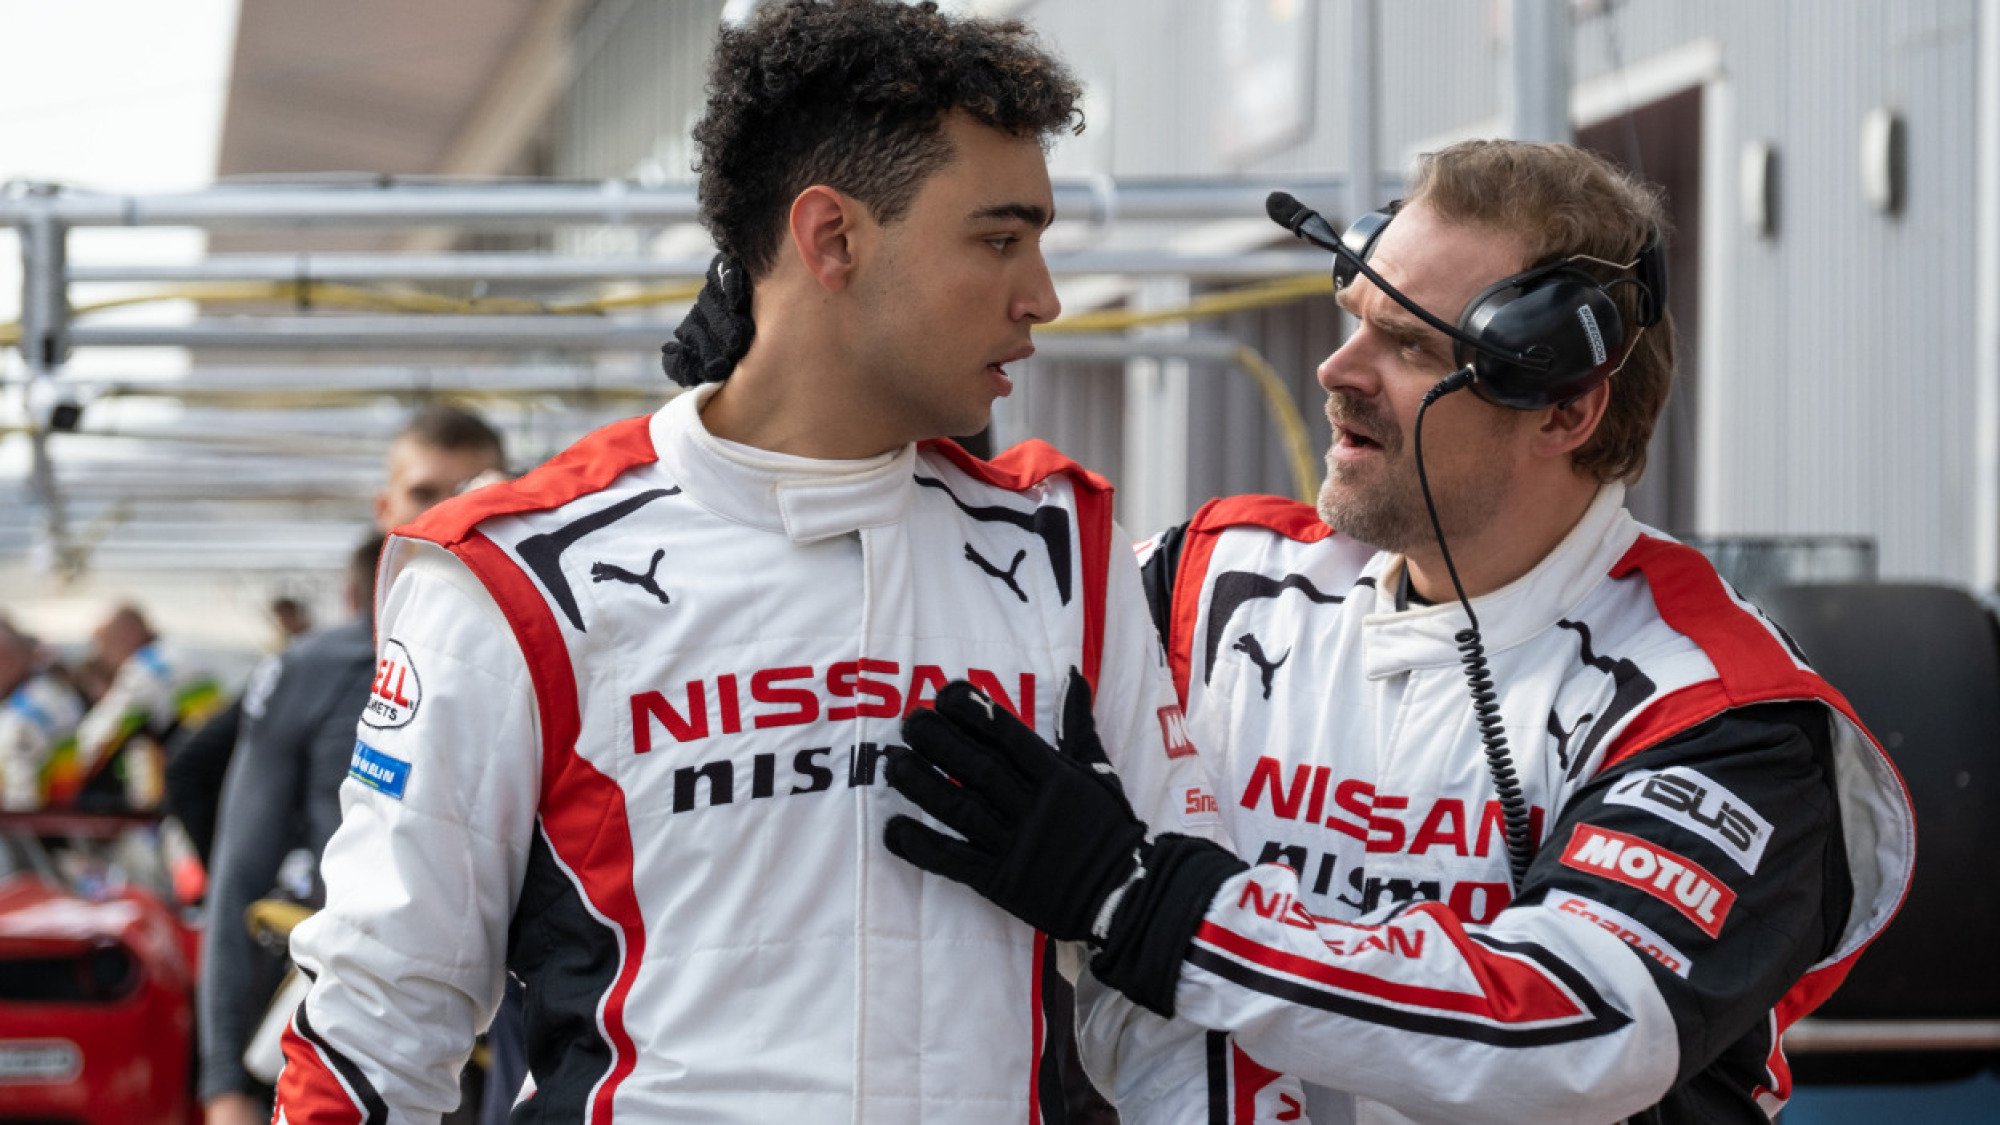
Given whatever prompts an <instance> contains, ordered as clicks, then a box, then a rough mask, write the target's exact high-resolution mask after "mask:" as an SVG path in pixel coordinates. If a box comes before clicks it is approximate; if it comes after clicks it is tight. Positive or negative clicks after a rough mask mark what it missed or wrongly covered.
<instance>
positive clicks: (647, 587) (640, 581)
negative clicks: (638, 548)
mask: <svg viewBox="0 0 2000 1125" xmlns="http://www.w3.org/2000/svg"><path fill="white" fill-rule="evenodd" d="M666 557H667V551H666V548H664V547H662V548H660V549H659V550H657V551H654V552H653V562H652V565H650V566H648V567H647V568H646V573H644V574H634V573H632V572H631V571H629V570H626V569H625V568H624V567H622V566H615V565H613V564H611V563H608V562H595V563H591V564H590V580H591V581H592V582H627V583H630V584H631V585H634V586H637V587H639V588H640V589H641V590H644V591H646V592H647V593H649V594H651V595H653V596H654V597H656V598H658V599H660V604H661V605H672V604H674V603H673V601H672V599H670V598H668V597H667V592H666V591H665V590H662V589H660V584H659V583H658V582H657V581H655V580H654V579H653V575H654V573H655V572H657V571H658V570H659V569H660V560H661V559H664V558H666Z"/></svg>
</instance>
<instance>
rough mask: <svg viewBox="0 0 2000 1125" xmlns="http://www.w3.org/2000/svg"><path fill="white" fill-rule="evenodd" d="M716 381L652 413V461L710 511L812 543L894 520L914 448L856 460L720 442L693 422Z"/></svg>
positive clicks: (905, 492)
mask: <svg viewBox="0 0 2000 1125" xmlns="http://www.w3.org/2000/svg"><path fill="white" fill-rule="evenodd" d="M721 386H722V384H720V383H709V384H705V385H703V386H700V387H697V388H695V389H694V390H691V391H689V392H687V393H686V394H682V395H679V396H677V397H676V398H674V399H673V400H672V401H671V402H669V403H667V404H666V405H665V406H663V407H661V408H660V409H659V411H658V412H657V413H655V414H654V415H653V421H652V437H653V447H654V448H655V449H656V450H658V451H659V454H660V464H661V466H662V467H663V468H665V469H666V470H667V471H668V472H669V473H671V474H673V476H674V478H675V479H676V480H678V481H679V482H680V485H681V488H682V490H683V491H684V492H685V493H686V494H687V497H688V499H690V500H692V501H694V502H695V503H696V504H699V505H701V506H702V507H703V508H705V509H707V510H708V511H709V512H710V513H712V514H714V515H715V516H716V517H717V518H720V519H725V520H730V521H732V522H735V523H739V524H743V525H744V526H747V527H755V528H761V529H762V530H765V531H775V532H780V533H782V534H784V535H785V536H787V537H788V538H790V539H791V540H792V541H793V542H794V543H813V542H817V541H819V540H822V539H830V538H833V537H834V536H837V535H845V534H847V533H849V532H852V531H859V530H861V529H863V528H869V527H882V526H884V525H887V524H891V523H894V522H896V521H897V520H899V519H901V518H902V517H903V513H904V512H905V511H906V510H907V509H908V508H909V506H910V503H911V500H912V498H913V496H914V494H915V492H916V482H915V477H914V473H913V470H914V469H915V467H916V463H917V447H916V446H914V445H906V446H904V447H903V448H902V449H899V450H897V451H896V452H894V453H891V454H887V455H885V456H882V457H872V458H868V459H866V460H862V461H815V460H812V459H809V458H804V457H790V456H786V455H784V454H779V453H762V452H760V451H758V450H754V449H751V448H749V447H747V446H743V445H737V444H735V443H733V442H724V441H721V440H720V439H718V438H716V437H715V436H714V435H713V434H710V433H709V432H708V428H707V427H706V426H703V425H702V422H701V406H702V403H704V402H706V401H707V400H708V396H709V395H712V394H714V393H715V392H716V391H717V390H718V389H720V387H721Z"/></svg>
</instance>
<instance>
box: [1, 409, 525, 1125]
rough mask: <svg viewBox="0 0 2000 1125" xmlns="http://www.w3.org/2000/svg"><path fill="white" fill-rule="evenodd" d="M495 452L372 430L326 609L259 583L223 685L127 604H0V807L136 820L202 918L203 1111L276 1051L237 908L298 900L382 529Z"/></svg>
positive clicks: (262, 953) (266, 966)
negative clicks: (55, 626) (340, 608)
mask: <svg viewBox="0 0 2000 1125" xmlns="http://www.w3.org/2000/svg"><path fill="white" fill-rule="evenodd" d="M504 471H505V450H504V446H503V443H502V440H501V438H500V435H499V434H498V433H497V432H496V431H495V430H494V429H493V428H492V427H491V426H489V425H487V424H486V422H484V421H483V420H482V419H480V418H479V417H478V416H477V415H475V414H472V413H470V412H467V411H465V410H461V409H458V408H455V407H449V406H432V407H428V408H425V409H423V410H421V411H419V412H417V413H416V414H415V415H414V416H413V417H411V419H410V420H409V421H408V423H407V424H406V425H405V426H404V427H403V429H402V430H401V431H400V432H399V433H398V435H397V436H396V438H395V440H394V441H393V442H392V443H391V445H390V448H389V453H388V457H387V460H386V463H385V465H384V479H383V484H382V487H381V489H380V491H378V492H377V493H376V495H375V497H374V517H375V519H374V526H373V527H372V528H369V529H367V530H366V532H365V534H360V531H361V529H357V532H358V534H357V538H358V540H359V541H358V543H357V544H356V546H355V548H354V549H353V550H352V551H351V552H350V555H349V557H348V558H347V559H345V560H344V568H343V573H344V578H345V582H344V595H345V598H344V600H345V609H346V613H345V614H343V615H342V618H341V620H339V621H337V622H334V623H332V624H324V625H322V626H321V627H319V628H317V629H315V628H314V622H313V620H312V614H311V611H310V609H309V607H308V606H307V605H306V604H304V603H303V602H302V601H300V600H299V599H297V598H295V597H291V596H280V597H276V598H274V599H273V600H272V601H271V603H270V605H269V614H270V619H271V625H272V627H273V634H274V642H273V644H272V651H271V652H269V653H268V654H266V655H265V656H264V657H263V659H262V660H261V661H260V662H259V663H258V664H257V665H256V668H255V670H254V671H252V672H251V673H250V675H249V676H248V677H247V680H245V682H243V683H241V684H232V683H227V682H225V679H224V677H222V676H221V675H219V674H218V672H217V670H216V669H215V667H214V666H213V663H212V661H210V660H206V659H204V656H203V654H202V653H201V652H198V651H197V650H195V649H194V648H192V647H190V646H186V645H181V644H177V643H176V642H175V641H174V639H173V638H171V637H163V636H162V635H160V633H159V631H158V630H157V629H156V628H155V626H154V624H153V623H152V621H150V620H149V618H148V616H147V612H146V608H145V607H144V606H142V605H140V604H137V603H131V602H127V603H123V604H119V605H117V606H115V607H113V608H111V609H110V610H109V611H108V612H107V613H106V614H105V616H104V617H103V619H102V620H101V621H100V622H99V623H98V624H97V625H96V627H95V628H94V629H93V630H92V631H91V634H90V637H89V642H88V645H87V646H76V647H75V648H71V647H69V646H59V645H54V644H50V643H47V642H46V641H45V640H44V639H42V638H38V637H35V636H33V635H31V634H30V633H29V632H28V631H27V630H26V629H24V628H22V627H21V626H19V625H17V624H16V623H15V622H14V621H13V620H12V619H11V617H10V615H9V614H8V613H7V609H8V607H6V606H4V605H0V701H4V702H0V810H4V811H5V812H6V813H10V814H63V813H77V814H92V815H114V816H119V817H125V818H132V819H134V820H140V821H145V822H150V824H151V825H152V832H151V839H152V840H154V841H155V843H156V847H157V856H156V857H155V858H156V859H157V860H158V863H159V865H160V866H161V867H163V868H164V869H165V871H167V872H168V873H169V874H170V878H171V884H172V893H173V895H174V896H175V897H177V898H178V899H179V900H180V901H181V902H182V903H183V904H184V905H186V906H187V907H188V908H190V909H198V910H200V911H201V912H202V914H203V915H204V919H205V922H206V930H207V933H206V939H205V941H204V949H203V955H202V967H201V974H200V995H199V997H198V1007H199V1019H198V1025H199V1028H200V1036H201V1046H200V1051H201V1096H202V1099H203V1101H204V1104H205V1108H206V1111H207V1120H208V1121H209V1122H211V1123H214V1125H229V1123H231V1122H250V1121H260V1122H261V1121H264V1120H268V1119H269V1115H270V1109H269V1089H268V1082H269V1080H270V1077H271V1076H272V1075H273V1074H275V1071H276V1060H275V1058H272V1059H270V1060H269V1067H268V1071H267V1070H266V1068H265V1067H264V1066H262V1065H259V1063H258V1060H257V1058H256V1053H255V1052H254V1051H251V1050H250V1045H251V1039H252V1038H253V1037H254V1035H255V1033H256V1031H257V1028H258V1024H259V1022H260V1020H261V1019H262V1018H263V1017H264V1015H265V1013H266V1010H267V1009H269V1008H270V1007H271V998H272V996H273V993H274V992H275V991H276V990H277V988H278V986H279V978H280V976H281V975H282V973H283V972H284V970H285V967H286V960H285V958H284V957H283V956H282V953H281V952H277V951H266V950H262V949H260V947H259V946H258V945H257V944H256V943H255V942H254V941H253V940H252V936H251V931H250V930H249V929H248V928H246V926H245V924H244V919H245V918H246V912H247V911H249V910H250V908H251V907H252V905H253V904H255V903H256V902H258V901H259V900H266V899H271V898H279V899H285V900H290V901H293V902H297V903H300V904H302V905H304V906H306V907H312V906H315V905H317V899H318V896H319V894H320V890H319V882H318V873H317V864H318V856H319V853H320V851H321V850H322V848H323V847H324V846H325V843H326V838H327V836H328V835H330V834H331V832H332V830H333V828H334V826H335V825H336V824H337V823H338V821H339V816H340V813H339V801H338V791H339V788H340V783H341V780H342V778H344V777H345V776H346V774H347V769H348V765H349V759H350V757H351V751H352V746H353V741H354V730H355V721H356V718H357V716H359V714H360V713H361V709H362V707H363V705H364V704H365V701H366V699H367V696H368V691H369V688H370V686H371V683H372V676H373V673H374V643H373V622H372V612H371V611H372V603H373V592H374V580H375V565H376V561H377V558H378V556H379V555H380V552H381V548H382V543H383V536H384V534H385V533H386V532H387V531H388V530H390V529H391V528H394V527H397V526H400V525H402V524H405V523H408V522H410V521H412V520H414V519H416V518H417V517H419V516H421V515H422V514H423V513H424V511H425V510H427V509H428V508H430V507H431V506H433V505H435V504H437V503H438V502H440V501H442V500H444V499H446V498H448V497H450V496H453V495H456V494H457V493H459V492H462V491H466V490H468V489H470V488H474V487H478V486H480V485H482V484H485V483H487V482H489V481H491V480H497V479H501V477H502V476H503V475H504ZM43 820H44V822H46V820H47V818H46V817H44V818H43ZM51 842H54V841H51ZM73 881H76V880H73ZM280 948H281V946H280ZM246 1051H248V1052H250V1056H251V1057H250V1058H249V1059H248V1060H246ZM515 1080H516V1081H518V1078H516V1079H515Z"/></svg>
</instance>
